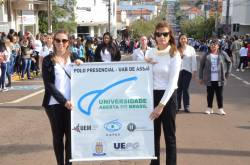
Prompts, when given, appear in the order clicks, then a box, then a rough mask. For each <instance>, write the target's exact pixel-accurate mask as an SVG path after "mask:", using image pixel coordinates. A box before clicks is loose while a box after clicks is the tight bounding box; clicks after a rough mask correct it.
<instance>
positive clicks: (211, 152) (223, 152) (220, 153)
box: [161, 148, 250, 157]
mask: <svg viewBox="0 0 250 165" xmlns="http://www.w3.org/2000/svg"><path fill="white" fill-rule="evenodd" d="M161 152H163V153H165V148H161ZM177 153H179V154H197V155H216V156H241V157H249V156H250V151H234V150H223V149H192V148H177Z"/></svg>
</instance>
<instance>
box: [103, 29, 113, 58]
mask: <svg viewBox="0 0 250 165" xmlns="http://www.w3.org/2000/svg"><path fill="white" fill-rule="evenodd" d="M105 36H108V37H109V38H110V41H109V43H108V44H106V43H105V42H104V37H105ZM105 49H107V50H108V51H109V52H110V54H114V52H115V45H114V44H113V37H112V36H111V34H110V33H109V32H106V33H104V34H103V36H102V43H101V51H102V53H104V51H105Z"/></svg>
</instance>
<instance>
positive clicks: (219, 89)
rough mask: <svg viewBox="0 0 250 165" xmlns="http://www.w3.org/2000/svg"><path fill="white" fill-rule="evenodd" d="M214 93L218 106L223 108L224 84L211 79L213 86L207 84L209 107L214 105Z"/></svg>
mask: <svg viewBox="0 0 250 165" xmlns="http://www.w3.org/2000/svg"><path fill="white" fill-rule="evenodd" d="M214 93H215V94H216V100H217V105H218V108H223V86H219V85H218V81H211V86H207V107H208V108H212V107H213V99H214Z"/></svg>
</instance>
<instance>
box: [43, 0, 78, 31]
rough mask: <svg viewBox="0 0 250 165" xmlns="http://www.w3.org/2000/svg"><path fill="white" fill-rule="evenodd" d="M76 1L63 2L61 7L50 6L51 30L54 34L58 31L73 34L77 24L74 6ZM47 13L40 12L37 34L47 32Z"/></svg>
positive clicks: (56, 5) (65, 0) (66, 0)
mask: <svg viewBox="0 0 250 165" xmlns="http://www.w3.org/2000/svg"><path fill="white" fill-rule="evenodd" d="M75 3H76V0H64V3H63V4H62V5H60V6H59V5H58V4H53V5H52V29H53V32H56V31H58V30H60V29H63V30H66V31H68V32H69V33H75V31H76V27H77V24H76V22H75V15H74V6H75ZM47 13H48V12H47V11H40V12H39V13H38V17H39V21H38V22H39V32H41V33H47V32H48V14H47Z"/></svg>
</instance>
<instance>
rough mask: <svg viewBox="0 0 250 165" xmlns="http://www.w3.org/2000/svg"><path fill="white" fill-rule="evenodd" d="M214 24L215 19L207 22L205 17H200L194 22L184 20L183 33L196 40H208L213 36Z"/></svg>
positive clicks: (211, 18)
mask: <svg viewBox="0 0 250 165" xmlns="http://www.w3.org/2000/svg"><path fill="white" fill-rule="evenodd" d="M214 24H215V19H214V17H210V18H209V19H207V20H206V19H205V18H204V17H201V16H199V17H196V18H194V19H192V20H182V21H181V31H182V32H183V33H186V34H187V35H188V36H189V37H192V38H195V39H207V38H209V37H211V36H212V34H213V33H212V32H213V31H214Z"/></svg>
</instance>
